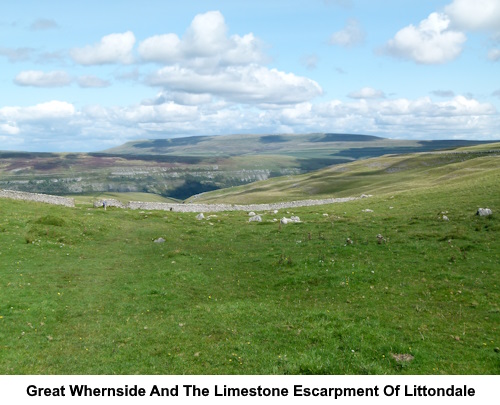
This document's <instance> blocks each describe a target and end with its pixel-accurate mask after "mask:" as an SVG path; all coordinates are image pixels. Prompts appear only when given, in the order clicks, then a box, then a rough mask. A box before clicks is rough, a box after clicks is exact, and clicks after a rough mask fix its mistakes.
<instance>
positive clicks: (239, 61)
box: [139, 11, 266, 69]
mask: <svg viewBox="0 0 500 405" xmlns="http://www.w3.org/2000/svg"><path fill="white" fill-rule="evenodd" d="M227 31H228V27H227V25H226V22H225V20H224V16H223V15H222V14H221V13H220V12H219V11H210V12H207V13H204V14H198V15H197V16H195V18H194V19H193V21H192V22H191V24H190V26H189V27H188V29H187V30H186V33H185V34H184V36H183V37H182V38H179V37H178V36H177V35H176V34H172V33H169V34H163V35H155V36H152V37H149V38H147V39H145V40H144V41H142V42H141V43H140V44H139V54H140V56H141V58H142V59H143V60H145V61H150V62H160V63H165V64H174V63H182V64H183V65H184V66H187V65H189V66H193V67H196V68H198V69H202V68H206V69H213V68H216V67H220V66H228V65H245V64H248V63H261V62H263V61H265V60H266V57H265V55H264V53H263V52H262V43H261V41H260V40H258V39H257V38H256V37H255V36H254V35H253V34H252V33H249V34H246V35H244V36H239V35H232V36H231V37H228V36H227Z"/></svg>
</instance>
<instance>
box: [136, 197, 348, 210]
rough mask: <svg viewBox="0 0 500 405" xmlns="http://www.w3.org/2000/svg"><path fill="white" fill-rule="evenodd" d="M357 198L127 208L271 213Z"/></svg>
mask: <svg viewBox="0 0 500 405" xmlns="http://www.w3.org/2000/svg"><path fill="white" fill-rule="evenodd" d="M356 199H357V198H355V197H346V198H326V199H323V200H301V201H290V202H282V203H272V204H248V205H237V204H175V203H157V202H139V201H131V202H129V203H128V205H127V208H131V209H134V210H139V209H140V210H159V211H173V212H220V211H271V210H280V209H285V208H295V207H308V206H313V205H324V204H333V203H339V202H346V201H353V200H356Z"/></svg>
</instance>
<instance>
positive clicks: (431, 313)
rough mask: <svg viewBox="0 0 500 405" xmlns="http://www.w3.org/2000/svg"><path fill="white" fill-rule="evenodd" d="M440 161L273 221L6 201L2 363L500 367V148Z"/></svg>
mask: <svg viewBox="0 0 500 405" xmlns="http://www.w3.org/2000/svg"><path fill="white" fill-rule="evenodd" d="M436 159H438V157H436V156H434V155H431V156H429V155H426V154H424V155H415V156H407V157H400V156H399V157H392V158H391V157H384V158H379V159H376V160H373V161H372V163H376V164H377V165H382V166H377V165H374V166H373V167H372V168H371V171H370V170H369V167H368V166H366V164H367V163H368V164H370V162H369V161H364V162H354V163H351V164H349V165H346V166H345V168H346V171H345V172H342V171H335V170H334V169H333V168H332V169H329V170H326V171H322V172H319V173H315V174H314V175H310V178H309V179H310V181H313V182H314V181H316V182H317V184H316V185H315V186H314V187H320V185H321V184H323V186H321V187H330V186H327V185H325V184H327V183H329V181H330V180H331V181H333V182H334V183H335V181H336V180H335V179H337V176H340V175H344V176H348V175H349V173H351V176H355V177H353V178H356V179H358V184H357V185H355V186H351V188H350V186H349V184H348V183H347V178H346V182H345V183H344V184H345V185H344V191H342V192H345V193H347V194H348V193H349V192H350V191H356V193H358V192H359V191H360V190H368V191H371V192H372V193H373V197H370V198H365V199H360V200H357V201H351V202H346V203H339V204H332V205H325V206H316V207H303V208H297V209H293V210H283V211H280V212H278V213H277V214H274V213H272V212H262V213H261V214H262V217H263V222H261V223H254V222H249V221H248V215H247V213H245V212H224V213H218V214H217V215H216V216H210V217H208V216H207V217H208V219H205V220H201V221H199V220H197V219H195V214H183V213H174V212H163V211H161V212H160V211H158V212H155V211H130V210H122V209H113V208H108V209H107V210H106V211H104V210H103V209H94V208H91V205H90V204H88V203H86V202H81V203H80V204H79V205H77V208H63V207H57V206H49V205H44V204H36V203H26V202H20V201H10V200H5V199H0V212H1V216H0V262H1V266H0V280H1V281H0V283H1V288H0V342H1V343H0V359H1V361H0V373H1V374H64V375H66V374H106V375H109V374H126V375H130V374H158V375H165V374H167V375H168V374H223V375H226V374H395V375H399V374H409V375H414V374H433V375H439V374H492V375H498V374H499V373H500V348H499V347H500V340H499V336H500V306H499V303H500V288H499V286H500V275H499V271H500V266H499V263H500V245H499V244H498V240H499V239H500V238H499V235H500V216H499V210H500V186H499V185H500V165H499V164H498V157H496V156H493V155H481V156H479V155H478V156H476V157H473V158H472V157H471V158H467V159H465V158H464V159H463V160H462V161H451V160H450V159H451V158H450V157H448V156H447V155H439V159H442V160H443V161H444V162H447V164H444V165H443V164H441V165H438V164H437V163H438V160H436ZM391 162H392V163H391ZM403 165H404V166H403ZM402 167H407V168H408V169H407V170H406V171H402V170H401V168H402ZM388 168H393V169H397V170H394V171H393V172H391V173H388V172H387V169H388ZM343 173H344V174H343ZM405 173H406V174H405ZM327 175H330V176H332V177H330V178H328V177H325V176H327ZM315 176H316V177H315ZM392 176H396V177H392ZM405 177H407V180H405ZM365 178H368V179H373V181H374V182H375V183H377V184H378V186H377V184H371V182H372V180H370V181H366V180H364V179H365ZM384 178H391V179H394V182H393V181H392V180H387V181H386V182H384ZM325 179H329V180H328V181H327V182H326V183H325V182H324V180H325ZM321 180H323V183H322V182H321ZM300 181H301V187H304V188H305V187H311V188H312V187H313V186H308V185H307V182H306V179H305V177H304V178H302V180H300ZM333 187H334V188H335V187H337V188H338V186H333ZM377 187H380V188H377ZM389 191H390V193H389ZM249 195H250V194H249ZM288 197H290V195H287V198H288ZM479 207H483V208H486V207H487V208H490V209H491V210H492V212H493V215H491V216H487V217H480V216H477V215H475V214H476V211H477V209H478V208H479ZM367 209H369V210H371V211H366V210H367ZM287 211H288V212H287ZM291 215H297V216H299V217H300V220H301V222H300V223H297V224H288V225H280V224H279V221H278V222H274V221H273V219H279V218H281V217H283V216H287V217H289V216H291ZM445 216H446V218H448V220H446V219H445ZM379 235H380V236H379ZM160 237H162V238H163V239H165V242H164V243H155V242H154V240H156V239H157V238H160Z"/></svg>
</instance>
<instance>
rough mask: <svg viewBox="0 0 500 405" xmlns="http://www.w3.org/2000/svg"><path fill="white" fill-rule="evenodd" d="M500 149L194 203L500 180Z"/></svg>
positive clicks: (379, 163) (365, 164)
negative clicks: (498, 177)
mask: <svg viewBox="0 0 500 405" xmlns="http://www.w3.org/2000/svg"><path fill="white" fill-rule="evenodd" d="M499 155H500V143H496V144H495V143H493V144H489V145H483V146H476V147H468V148H459V149H457V150H451V151H443V152H427V153H418V154H404V155H386V156H382V157H378V158H371V159H364V160H358V161H355V162H351V163H347V164H340V165H335V166H331V167H328V168H326V169H322V170H319V171H315V172H311V173H307V174H304V175H300V176H285V177H280V178H275V179H269V180H267V181H260V182H255V183H252V184H249V185H246V186H240V187H231V188H228V189H224V190H217V191H213V192H209V193H203V194H201V195H197V196H193V197H191V198H190V199H189V200H188V202H194V201H196V202H200V203H201V202H206V203H217V202H225V203H232V204H239V203H242V202H245V203H267V202H273V201H292V200H301V199H305V198H310V197H311V196H314V198H326V197H348V196H355V195H360V194H373V193H377V194H389V193H394V192H398V191H404V190H410V189H411V190H414V189H418V188H430V187H435V186H437V187H440V186H442V185H445V184H448V183H453V182H455V181H457V180H458V179H460V181H462V182H465V181H479V179H480V178H481V177H483V176H489V175H492V174H498V171H499V167H500V161H499V159H500V158H499Z"/></svg>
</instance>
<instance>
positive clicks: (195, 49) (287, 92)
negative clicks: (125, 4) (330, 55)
mask: <svg viewBox="0 0 500 405" xmlns="http://www.w3.org/2000/svg"><path fill="white" fill-rule="evenodd" d="M262 48H263V46H262V43H261V41H260V40H259V39H258V38H256V37H255V36H254V35H253V34H252V33H249V34H246V35H243V36H240V35H232V36H228V27H227V25H226V22H225V20H224V16H223V15H222V14H221V13H220V12H219V11H210V12H207V13H204V14H198V15H197V16H195V18H194V19H193V21H192V22H191V24H190V25H189V27H188V28H187V29H186V32H185V34H184V35H183V36H182V38H180V37H178V36H177V35H176V34H171V33H170V34H163V35H157V36H153V37H150V38H147V39H146V40H144V41H142V42H141V43H140V45H139V55H140V56H141V58H142V59H143V60H144V61H150V62H158V63H162V64H164V65H166V66H164V67H162V68H160V69H159V70H158V71H157V72H155V73H153V74H151V75H149V77H148V78H147V79H146V83H147V84H149V85H151V86H160V87H163V88H164V91H166V92H173V93H176V94H177V95H180V94H182V98H183V99H184V100H185V101H183V102H185V103H187V104H189V103H190V102H189V100H188V97H187V94H194V95H200V94H203V95H204V96H203V97H202V99H203V100H206V99H207V97H216V98H224V99H226V100H229V101H231V102H239V103H250V104H255V103H268V104H286V103H295V102H302V101H305V100H309V99H311V98H314V97H316V96H318V95H320V94H322V89H321V87H320V86H319V85H318V84H317V83H316V82H315V81H313V80H311V79H308V78H305V77H300V76H297V75H294V74H293V73H285V72H281V71H278V70H277V69H270V68H268V67H266V66H263V63H265V62H266V61H267V57H266V55H265V54H264V53H263V50H262Z"/></svg>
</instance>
